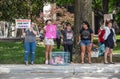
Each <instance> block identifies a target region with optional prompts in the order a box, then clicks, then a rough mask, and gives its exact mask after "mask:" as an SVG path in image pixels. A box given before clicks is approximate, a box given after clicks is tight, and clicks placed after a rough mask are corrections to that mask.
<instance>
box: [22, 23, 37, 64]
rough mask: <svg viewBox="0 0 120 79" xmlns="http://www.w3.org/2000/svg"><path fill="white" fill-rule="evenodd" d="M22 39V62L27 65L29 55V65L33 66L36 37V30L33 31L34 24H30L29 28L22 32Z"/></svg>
mask: <svg viewBox="0 0 120 79" xmlns="http://www.w3.org/2000/svg"><path fill="white" fill-rule="evenodd" d="M22 33H23V36H24V37H25V39H24V60H25V64H26V65H28V55H29V53H30V57H31V64H34V59H35V50H36V35H37V33H38V32H37V30H36V29H35V24H34V23H32V24H31V26H30V28H26V30H22Z"/></svg>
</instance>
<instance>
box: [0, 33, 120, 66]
mask: <svg viewBox="0 0 120 79" xmlns="http://www.w3.org/2000/svg"><path fill="white" fill-rule="evenodd" d="M95 42H97V40H96V39H95ZM117 45H118V46H117V47H115V48H114V53H120V35H119V36H117ZM53 51H62V46H61V49H56V46H55V47H54V49H53ZM35 56H36V58H35V63H36V64H43V63H44V60H45V47H44V46H42V45H37V49H36V54H35ZM117 60H118V59H117ZM23 63H24V49H23V42H0V64H23Z"/></svg>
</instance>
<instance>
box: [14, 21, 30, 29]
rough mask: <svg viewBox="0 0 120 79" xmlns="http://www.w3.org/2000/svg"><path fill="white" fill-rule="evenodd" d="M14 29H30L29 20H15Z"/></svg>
mask: <svg viewBox="0 0 120 79" xmlns="http://www.w3.org/2000/svg"><path fill="white" fill-rule="evenodd" d="M15 21H16V28H19V29H23V28H30V25H31V20H30V19H16V20H15Z"/></svg>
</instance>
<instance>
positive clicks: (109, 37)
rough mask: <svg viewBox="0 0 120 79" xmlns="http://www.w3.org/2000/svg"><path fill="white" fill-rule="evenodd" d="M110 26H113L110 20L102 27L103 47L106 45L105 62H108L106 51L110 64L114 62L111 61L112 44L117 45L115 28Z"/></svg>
mask: <svg viewBox="0 0 120 79" xmlns="http://www.w3.org/2000/svg"><path fill="white" fill-rule="evenodd" d="M112 26H113V24H112V20H110V21H108V22H107V27H104V29H105V34H104V39H105V47H106V51H105V54H104V63H105V64H108V61H107V56H108V53H109V55H110V64H114V62H113V61H112V53H113V48H114V46H117V44H116V34H115V30H114V28H113V27H112Z"/></svg>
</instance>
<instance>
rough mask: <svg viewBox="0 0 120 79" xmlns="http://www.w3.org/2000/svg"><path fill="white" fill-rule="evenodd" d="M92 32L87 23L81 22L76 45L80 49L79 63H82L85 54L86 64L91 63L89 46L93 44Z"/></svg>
mask: <svg viewBox="0 0 120 79" xmlns="http://www.w3.org/2000/svg"><path fill="white" fill-rule="evenodd" d="M93 35H94V34H93V31H92V29H91V28H90V25H89V23H88V22H87V21H83V22H82V28H81V29H80V35H79V40H78V43H79V44H80V47H81V63H82V64H83V63H84V55H85V52H87V53H88V63H91V46H92V43H93Z"/></svg>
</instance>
